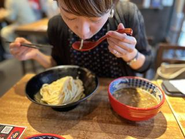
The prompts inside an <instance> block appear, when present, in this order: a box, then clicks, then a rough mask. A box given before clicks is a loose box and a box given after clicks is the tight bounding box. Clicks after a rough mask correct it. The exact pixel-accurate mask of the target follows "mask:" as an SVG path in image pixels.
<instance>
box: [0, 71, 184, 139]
mask: <svg viewBox="0 0 185 139" xmlns="http://www.w3.org/2000/svg"><path fill="white" fill-rule="evenodd" d="M32 76H33V74H27V75H26V76H24V77H23V78H22V79H21V80H20V81H19V82H18V83H17V84H16V85H14V86H13V87H12V88H11V89H10V90H9V91H8V92H7V93H5V95H4V96H2V97H1V98H0V102H1V105H0V123H4V124H13V125H19V126H26V127H27V129H26V131H25V133H24V134H23V138H24V137H26V136H30V135H33V134H38V133H55V134H59V135H71V136H72V137H73V138H75V139H124V138H142V139H143V138H147V139H148V138H149V139H151V138H162V139H168V138H169V139H170V138H173V139H183V138H184V136H183V134H182V132H181V130H180V128H179V125H178V123H177V122H176V119H175V117H174V115H173V113H172V112H171V110H170V107H169V106H168V103H167V102H165V103H164V105H163V107H162V109H161V112H159V113H158V114H157V115H156V116H155V117H154V118H152V119H150V120H147V121H143V122H131V121H127V120H125V119H123V118H121V117H119V116H118V115H117V114H116V113H115V112H114V111H113V110H112V109H111V107H110V104H109V101H108V95H107V88H108V84H109V83H110V81H111V79H100V84H99V87H98V89H97V91H96V92H95V93H94V94H93V96H92V97H90V98H89V99H88V100H86V101H84V102H82V103H81V104H80V105H78V106H77V107H76V108H75V109H73V110H71V111H68V112H57V111H55V110H53V109H51V108H49V107H44V106H40V105H37V104H34V103H32V102H31V101H30V100H28V99H27V97H26V96H25V85H26V83H27V81H28V80H29V79H30V78H31V77H32Z"/></svg>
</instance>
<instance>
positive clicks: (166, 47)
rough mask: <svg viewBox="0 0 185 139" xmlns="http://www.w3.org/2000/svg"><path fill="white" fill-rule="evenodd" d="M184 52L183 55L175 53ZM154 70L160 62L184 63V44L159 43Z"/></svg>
mask: <svg viewBox="0 0 185 139" xmlns="http://www.w3.org/2000/svg"><path fill="white" fill-rule="evenodd" d="M178 52H180V53H182V54H184V57H182V56H179V55H178V54H177V53H178ZM155 61H156V63H155V70H157V68H158V67H160V65H161V63H163V62H165V63H169V64H182V63H185V46H179V45H171V44H168V43H160V44H159V47H158V51H157V54H156V60H155Z"/></svg>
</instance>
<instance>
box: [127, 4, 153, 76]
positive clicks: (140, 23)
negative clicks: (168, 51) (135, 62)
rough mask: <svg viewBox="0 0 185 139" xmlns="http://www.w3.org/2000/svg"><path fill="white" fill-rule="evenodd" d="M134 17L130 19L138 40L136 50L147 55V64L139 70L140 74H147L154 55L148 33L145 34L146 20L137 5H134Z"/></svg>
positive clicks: (134, 34)
mask: <svg viewBox="0 0 185 139" xmlns="http://www.w3.org/2000/svg"><path fill="white" fill-rule="evenodd" d="M133 7H134V9H133V11H134V13H133V16H131V18H130V19H129V20H130V22H131V23H132V24H131V26H132V29H133V36H134V37H135V38H136V40H137V44H136V49H137V50H138V51H139V52H140V53H142V54H143V55H145V62H144V64H143V66H142V67H140V68H139V69H137V71H138V72H145V71H146V70H148V69H149V68H150V65H151V63H152V53H151V46H150V45H149V44H148V41H147V38H146V32H145V24H144V19H143V16H142V14H141V12H140V11H139V9H138V8H137V6H136V5H135V4H133Z"/></svg>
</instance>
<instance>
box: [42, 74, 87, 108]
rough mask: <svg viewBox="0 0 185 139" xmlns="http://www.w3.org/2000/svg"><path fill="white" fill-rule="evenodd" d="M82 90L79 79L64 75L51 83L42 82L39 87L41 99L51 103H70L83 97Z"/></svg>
mask: <svg viewBox="0 0 185 139" xmlns="http://www.w3.org/2000/svg"><path fill="white" fill-rule="evenodd" d="M83 91H84V87H83V83H82V81H81V80H80V79H73V77H72V76H66V77H63V78H61V79H58V80H56V81H54V82H52V83H51V84H44V85H43V86H42V88H41V89H40V94H41V96H42V98H41V101H42V102H45V103H47V104H52V105H58V104H66V103H71V102H75V101H78V100H79V99H80V98H83V97H84V96H85V94H84V93H83Z"/></svg>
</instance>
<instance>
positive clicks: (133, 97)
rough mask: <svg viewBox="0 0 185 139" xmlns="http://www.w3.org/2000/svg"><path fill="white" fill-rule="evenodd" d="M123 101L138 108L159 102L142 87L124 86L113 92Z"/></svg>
mask: <svg viewBox="0 0 185 139" xmlns="http://www.w3.org/2000/svg"><path fill="white" fill-rule="evenodd" d="M113 96H114V97H115V98H116V99H117V100H118V101H119V102H121V103H123V104H126V105H129V106H132V107H138V108H149V107H153V106H156V105H157V104H158V101H157V99H156V98H155V97H154V96H153V95H151V94H150V93H149V92H148V91H146V90H143V89H141V88H122V89H119V90H117V91H115V92H114V93H113Z"/></svg>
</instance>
